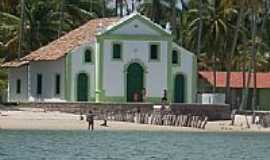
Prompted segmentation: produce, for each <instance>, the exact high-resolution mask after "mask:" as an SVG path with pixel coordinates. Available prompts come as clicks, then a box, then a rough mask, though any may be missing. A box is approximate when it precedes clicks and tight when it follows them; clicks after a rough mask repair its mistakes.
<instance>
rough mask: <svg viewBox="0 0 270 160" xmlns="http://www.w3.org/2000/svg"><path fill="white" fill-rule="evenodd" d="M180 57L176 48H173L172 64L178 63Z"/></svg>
mask: <svg viewBox="0 0 270 160" xmlns="http://www.w3.org/2000/svg"><path fill="white" fill-rule="evenodd" d="M178 63H179V58H178V52H177V51H176V50H173V52H172V64H178Z"/></svg>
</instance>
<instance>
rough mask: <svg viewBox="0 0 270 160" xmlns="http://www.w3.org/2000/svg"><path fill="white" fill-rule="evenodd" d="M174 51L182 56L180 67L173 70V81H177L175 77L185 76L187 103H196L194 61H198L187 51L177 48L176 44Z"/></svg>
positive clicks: (174, 67)
mask: <svg viewBox="0 0 270 160" xmlns="http://www.w3.org/2000/svg"><path fill="white" fill-rule="evenodd" d="M173 50H177V51H178V53H179V55H180V60H181V62H180V65H176V66H173V68H172V75H173V81H174V80H175V76H176V75H177V74H183V75H184V76H185V78H186V79H185V80H186V81H185V84H186V88H185V91H186V97H185V98H186V101H187V102H188V103H192V102H194V101H195V95H194V93H193V90H194V88H193V87H196V86H194V85H193V78H194V77H193V72H194V69H196V68H194V67H193V61H194V60H196V59H194V55H193V54H192V53H191V52H189V51H187V50H186V49H184V48H182V47H179V46H177V45H176V44H174V45H173Z"/></svg>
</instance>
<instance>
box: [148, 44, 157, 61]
mask: <svg viewBox="0 0 270 160" xmlns="http://www.w3.org/2000/svg"><path fill="white" fill-rule="evenodd" d="M158 47H159V46H158V45H157V44H151V45H150V59H151V60H158V49H159V48H158Z"/></svg>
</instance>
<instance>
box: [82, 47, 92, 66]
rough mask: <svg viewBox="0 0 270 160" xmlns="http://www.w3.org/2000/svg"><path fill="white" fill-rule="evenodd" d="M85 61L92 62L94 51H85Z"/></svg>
mask: <svg viewBox="0 0 270 160" xmlns="http://www.w3.org/2000/svg"><path fill="white" fill-rule="evenodd" d="M84 61H85V62H86V63H91V62H92V52H91V50H89V49H87V50H86V51H85V52H84Z"/></svg>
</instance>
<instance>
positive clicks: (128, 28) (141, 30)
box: [112, 19, 160, 35]
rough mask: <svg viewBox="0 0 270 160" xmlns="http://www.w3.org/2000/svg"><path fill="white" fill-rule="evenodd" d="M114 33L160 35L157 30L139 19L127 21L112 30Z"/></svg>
mask: <svg viewBox="0 0 270 160" xmlns="http://www.w3.org/2000/svg"><path fill="white" fill-rule="evenodd" d="M112 34H113V35H117V34H119V35H159V34H160V33H158V32H157V31H155V30H153V29H152V28H151V27H149V26H148V25H146V24H145V23H143V22H141V21H140V20H138V19H135V20H133V21H132V22H130V23H126V24H125V25H124V26H121V27H120V28H118V29H117V30H115V31H113V32H112Z"/></svg>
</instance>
